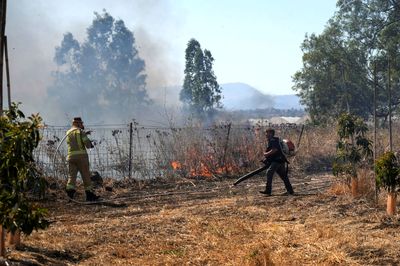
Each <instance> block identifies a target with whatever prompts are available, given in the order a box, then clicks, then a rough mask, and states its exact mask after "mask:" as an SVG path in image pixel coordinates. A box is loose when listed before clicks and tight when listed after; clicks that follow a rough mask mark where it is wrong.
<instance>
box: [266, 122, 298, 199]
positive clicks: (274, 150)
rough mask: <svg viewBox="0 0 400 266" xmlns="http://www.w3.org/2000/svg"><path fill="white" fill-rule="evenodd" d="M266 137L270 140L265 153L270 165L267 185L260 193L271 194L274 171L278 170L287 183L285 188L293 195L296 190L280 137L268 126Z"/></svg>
mask: <svg viewBox="0 0 400 266" xmlns="http://www.w3.org/2000/svg"><path fill="white" fill-rule="evenodd" d="M265 133H266V137H267V140H268V143H267V148H266V151H265V153H264V157H265V162H266V165H267V166H268V168H267V185H266V187H265V190H264V191H260V193H262V194H265V195H267V196H271V192H272V177H273V176H274V173H275V172H277V173H278V175H279V176H280V178H281V179H282V180H283V183H284V184H285V188H286V190H287V194H288V195H293V194H294V191H293V188H292V185H291V184H290V181H289V177H288V173H287V167H286V164H287V163H288V161H287V159H286V157H285V155H284V154H283V152H282V148H281V146H280V144H279V138H277V137H275V136H274V135H275V130H274V129H272V128H268V129H267V130H266V131H265Z"/></svg>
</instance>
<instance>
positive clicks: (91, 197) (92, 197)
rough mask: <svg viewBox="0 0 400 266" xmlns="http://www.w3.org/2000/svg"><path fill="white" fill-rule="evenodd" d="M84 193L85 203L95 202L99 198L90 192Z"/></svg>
mask: <svg viewBox="0 0 400 266" xmlns="http://www.w3.org/2000/svg"><path fill="white" fill-rule="evenodd" d="M85 193H86V201H97V200H98V199H99V198H100V197H99V196H97V195H96V194H94V193H93V192H92V191H88V190H86V191H85Z"/></svg>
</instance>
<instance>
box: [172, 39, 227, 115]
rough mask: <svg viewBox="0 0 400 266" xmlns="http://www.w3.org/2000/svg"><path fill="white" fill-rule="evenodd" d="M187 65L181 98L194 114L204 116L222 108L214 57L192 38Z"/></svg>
mask: <svg viewBox="0 0 400 266" xmlns="http://www.w3.org/2000/svg"><path fill="white" fill-rule="evenodd" d="M185 59H186V66H185V71H184V73H185V79H184V82H183V88H182V90H181V92H180V99H181V101H182V102H183V103H185V104H186V105H187V106H188V107H189V109H190V110H191V111H192V112H194V114H196V115H198V116H201V117H204V116H205V115H209V114H210V113H212V112H213V111H214V110H215V109H216V108H221V102H220V101H221V87H220V86H219V84H218V82H217V77H216V76H215V74H214V71H213V69H212V67H213V63H214V58H213V57H212V54H211V52H210V51H208V50H206V49H205V50H204V51H202V49H201V46H200V43H199V42H198V41H197V40H195V39H191V40H190V41H189V42H188V45H187V48H186V54H185Z"/></svg>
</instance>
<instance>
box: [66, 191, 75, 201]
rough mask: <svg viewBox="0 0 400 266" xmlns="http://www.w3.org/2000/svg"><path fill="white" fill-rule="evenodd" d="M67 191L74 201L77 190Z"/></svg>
mask: <svg viewBox="0 0 400 266" xmlns="http://www.w3.org/2000/svg"><path fill="white" fill-rule="evenodd" d="M66 191H67V195H68V197H69V198H70V199H73V198H74V196H75V192H76V190H75V189H67V190H66Z"/></svg>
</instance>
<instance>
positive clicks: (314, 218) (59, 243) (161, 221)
mask: <svg viewBox="0 0 400 266" xmlns="http://www.w3.org/2000/svg"><path fill="white" fill-rule="evenodd" d="M291 177H292V178H291V180H292V183H293V186H294V188H295V190H296V193H297V195H296V196H283V195H280V194H282V193H283V192H284V187H283V185H282V182H281V180H279V178H274V183H273V185H274V187H273V194H274V195H273V196H272V197H265V196H263V195H261V194H259V193H258V191H259V190H261V189H263V186H264V179H263V178H262V177H253V178H251V179H249V180H247V181H245V182H243V183H241V184H239V185H238V186H236V187H232V186H231V184H232V182H233V181H234V180H226V179H225V180H222V181H221V180H219V181H217V180H214V181H207V180H197V181H196V180H182V179H181V180H180V181H177V182H170V183H165V182H164V183H163V182H157V183H155V182H154V183H148V184H139V185H138V184H137V185H136V186H133V187H130V188H117V189H114V190H113V192H106V191H100V193H101V194H102V196H103V198H105V199H116V200H118V201H120V202H125V203H126V206H124V207H113V206H104V205H89V206H88V205H79V204H76V203H68V202H67V200H66V198H65V196H64V195H63V193H55V194H53V195H52V196H49V198H48V199H47V200H46V201H45V202H43V203H42V204H44V205H45V206H46V207H48V209H49V218H50V219H51V220H52V221H53V223H52V224H51V226H50V227H49V228H48V229H47V230H45V231H39V232H34V233H33V234H32V235H31V236H29V237H24V236H23V237H22V246H21V247H20V248H18V249H13V248H11V249H9V250H8V253H7V260H6V261H3V262H4V263H6V262H7V263H8V265H397V264H400V241H399V240H400V230H399V228H400V216H394V217H388V216H386V214H385V208H384V200H383V198H382V199H380V201H379V204H374V203H373V201H372V200H371V199H369V198H368V193H364V194H365V195H367V196H360V197H359V198H352V197H351V196H350V195H348V192H347V188H346V187H345V186H342V185H340V184H338V183H336V182H333V177H332V176H330V175H328V174H315V175H303V174H296V173H295V172H294V173H293V174H292V176H291ZM364 183H368V182H364ZM361 188H362V189H364V190H366V191H368V189H369V188H368V187H364V188H363V187H361ZM78 197H81V198H83V194H82V193H81V194H80V195H78Z"/></svg>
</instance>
